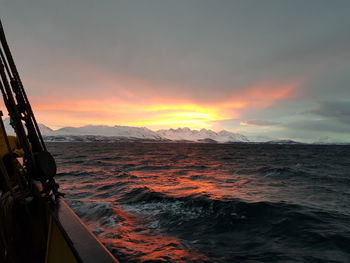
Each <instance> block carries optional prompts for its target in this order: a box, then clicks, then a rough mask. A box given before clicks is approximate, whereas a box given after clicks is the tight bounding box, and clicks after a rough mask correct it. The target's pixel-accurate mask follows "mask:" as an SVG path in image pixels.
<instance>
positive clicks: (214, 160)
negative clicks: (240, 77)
mask: <svg viewBox="0 0 350 263" xmlns="http://www.w3.org/2000/svg"><path fill="white" fill-rule="evenodd" d="M48 148H49V150H50V151H51V152H52V153H53V155H54V157H55V159H56V161H57V166H58V174H57V176H56V180H57V181H58V183H59V184H60V189H61V191H62V192H64V193H65V199H66V201H67V202H68V203H69V205H70V206H71V207H72V209H73V210H74V211H75V212H76V213H77V214H78V216H79V217H81V219H82V220H83V221H84V222H85V223H86V224H87V226H88V227H89V228H90V230H91V231H92V232H93V233H94V234H95V235H96V236H97V237H98V239H99V240H101V241H102V243H103V244H105V245H106V247H107V248H108V249H109V250H110V251H111V252H112V254H113V255H114V256H115V257H116V258H117V259H118V260H119V261H120V262H121V263H124V262H132V263H133V262H143V263H146V262H147V263H151V262H238V263H248V262H249V263H258V262H268V263H274V262H281V263H282V262H283V263H289V262H310V263H311V262H315V263H322V262H332V263H338V262H339V263H340V262H342V263H349V262H350V146H346V145H304V144H300V145H299V144H297V145H273V144H245V143H236V144H205V143H202V144H201V143H136V142H135V143H101V142H95V143H81V142H59V143H48ZM82 242H83V241H82Z"/></svg>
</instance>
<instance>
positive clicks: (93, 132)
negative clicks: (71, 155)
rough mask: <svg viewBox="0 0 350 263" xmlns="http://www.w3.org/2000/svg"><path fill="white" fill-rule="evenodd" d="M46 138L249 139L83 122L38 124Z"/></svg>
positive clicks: (7, 123)
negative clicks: (56, 125)
mask: <svg viewBox="0 0 350 263" xmlns="http://www.w3.org/2000/svg"><path fill="white" fill-rule="evenodd" d="M4 124H5V128H6V130H7V133H8V134H9V135H14V131H13V129H12V127H11V125H10V120H9V118H7V119H5V120H4ZM38 125H39V129H40V131H41V133H42V135H43V136H44V139H45V140H47V141H105V140H107V141H111V140H117V141H124V140H134V141H135V140H149V141H170V142H171V141H189V142H218V143H228V142H249V140H248V138H247V137H245V136H244V135H242V134H239V133H233V132H229V131H225V130H222V131H220V132H214V131H212V130H208V129H201V130H191V129H190V128H178V129H169V130H159V131H152V130H150V129H148V128H145V127H142V128H140V127H130V126H119V125H116V126H107V125H86V126H82V127H64V128H60V129H57V130H53V129H51V128H49V127H48V126H46V125H44V124H38Z"/></svg>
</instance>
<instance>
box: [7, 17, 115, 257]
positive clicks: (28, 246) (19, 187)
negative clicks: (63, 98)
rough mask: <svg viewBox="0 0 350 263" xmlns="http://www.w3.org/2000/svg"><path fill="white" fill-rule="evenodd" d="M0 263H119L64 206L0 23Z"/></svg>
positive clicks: (54, 170) (50, 162) (52, 160)
mask: <svg viewBox="0 0 350 263" xmlns="http://www.w3.org/2000/svg"><path fill="white" fill-rule="evenodd" d="M0 89H1V93H2V96H3V99H4V104H5V106H6V108H7V111H8V113H9V116H10V118H11V125H12V127H13V128H14V130H15V133H16V137H13V136H7V134H6V131H5V128H4V124H3V121H2V118H1V116H2V113H1V116H0V262H9V263H16V262H30V263H31V262H33V263H34V262H35V263H40V262H47V263H52V262H60V263H71V262H82V263H89V262H91V263H92V262H105V263H113V262H114V263H115V262H118V261H117V260H116V259H115V258H114V257H113V256H112V255H111V253H110V252H109V251H108V250H107V249H106V248H105V247H104V246H103V245H102V244H101V243H100V242H99V241H98V240H97V239H96V237H95V236H94V235H93V234H92V233H91V232H90V231H89V230H88V229H87V227H86V226H85V225H84V223H83V222H82V221H81V220H80V219H79V218H78V216H77V215H76V214H75V213H74V212H73V211H72V210H71V209H70V208H69V207H68V205H67V204H66V203H65V201H64V200H63V199H62V195H63V194H61V193H60V192H59V191H58V187H59V186H58V184H57V183H56V182H55V180H54V176H55V174H56V164H55V160H54V158H53V157H52V155H51V154H50V153H49V152H48V151H47V149H46V146H45V143H44V141H43V138H42V136H41V133H40V130H39V128H38V125H37V122H36V120H35V117H34V114H33V111H32V109H31V106H30V103H29V100H28V98H27V96H26V93H25V90H24V88H23V85H22V82H21V79H20V77H19V74H18V71H17V69H16V66H15V63H14V60H13V58H12V55H11V52H10V49H9V47H8V44H7V41H6V38H5V34H4V31H3V27H2V24H1V21H0Z"/></svg>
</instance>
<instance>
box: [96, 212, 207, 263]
mask: <svg viewBox="0 0 350 263" xmlns="http://www.w3.org/2000/svg"><path fill="white" fill-rule="evenodd" d="M115 210H116V211H115V212H116V214H117V215H118V218H120V220H121V221H120V223H119V224H118V227H116V228H115V229H110V230H108V232H106V233H105V234H106V235H107V236H112V238H101V240H102V242H103V243H107V244H109V247H112V248H113V249H115V250H116V251H118V254H122V255H123V256H122V258H120V260H121V261H124V257H125V262H128V260H135V258H138V259H139V260H140V262H144V261H151V260H152V261H153V260H154V261H165V262H169V261H171V262H183V263H185V262H208V258H207V257H206V256H205V255H203V254H200V253H199V252H197V251H195V250H193V248H192V249H191V251H189V250H188V249H187V248H186V247H185V246H184V245H183V244H182V243H181V241H180V240H179V239H177V238H176V237H174V236H169V235H165V234H162V233H158V234H156V233H155V232H154V231H152V230H150V228H149V225H148V222H146V221H147V219H143V218H141V217H139V216H137V215H136V214H134V213H130V212H128V211H125V210H122V209H115ZM113 249H112V251H113Z"/></svg>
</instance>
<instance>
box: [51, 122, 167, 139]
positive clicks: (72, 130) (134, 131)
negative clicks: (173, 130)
mask: <svg viewBox="0 0 350 263" xmlns="http://www.w3.org/2000/svg"><path fill="white" fill-rule="evenodd" d="M48 135H50V136H56V135H74V136H79V135H94V136H107V137H110V136H113V137H124V138H138V139H150V140H162V137H161V136H159V135H158V134H157V133H156V132H154V131H151V130H149V129H147V128H138V127H129V126H106V125H87V126H82V127H64V128H61V129H58V130H55V131H52V132H51V133H50V134H48Z"/></svg>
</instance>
